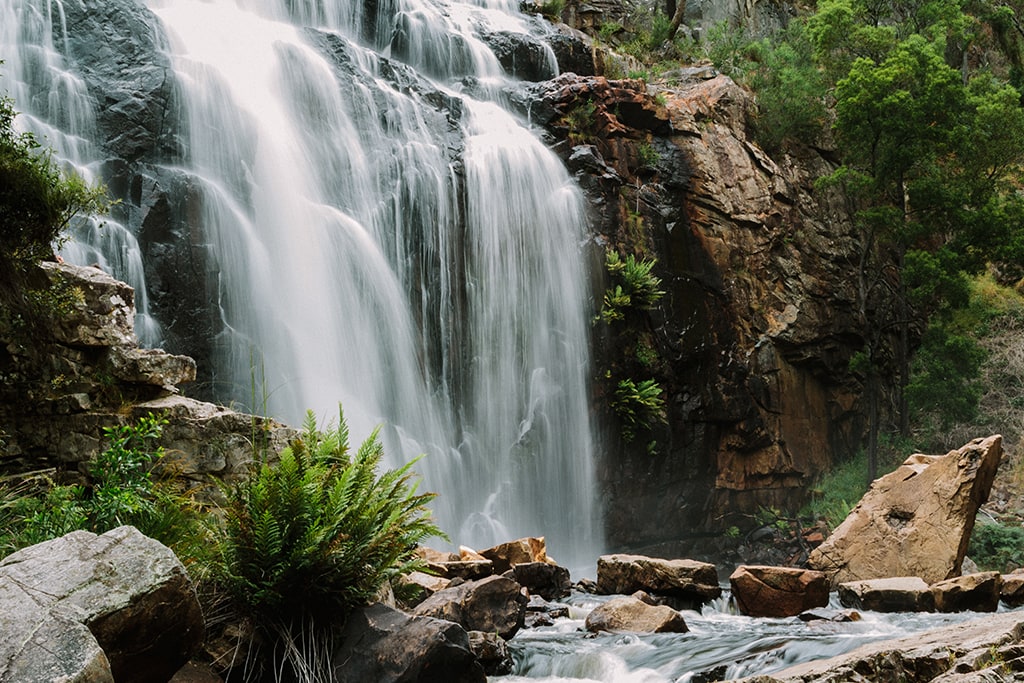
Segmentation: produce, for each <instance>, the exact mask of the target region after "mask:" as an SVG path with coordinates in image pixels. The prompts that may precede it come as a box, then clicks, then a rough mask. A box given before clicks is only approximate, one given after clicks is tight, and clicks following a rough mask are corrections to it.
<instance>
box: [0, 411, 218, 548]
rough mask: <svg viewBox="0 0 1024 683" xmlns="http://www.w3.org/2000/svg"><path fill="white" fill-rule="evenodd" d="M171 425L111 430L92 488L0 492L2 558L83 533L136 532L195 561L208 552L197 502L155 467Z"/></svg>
mask: <svg viewBox="0 0 1024 683" xmlns="http://www.w3.org/2000/svg"><path fill="white" fill-rule="evenodd" d="M165 424H167V421H166V420H165V419H163V418H159V417H155V416H153V415H149V416H146V417H143V418H140V419H139V420H138V422H136V423H134V424H128V425H122V426H117V427H107V428H104V430H103V433H104V435H105V436H106V438H107V439H108V440H109V443H110V445H109V446H108V447H107V448H106V449H105V450H104V451H103V452H102V453H100V454H99V455H97V456H96V459H95V460H94V461H93V462H92V463H90V465H89V482H90V483H89V485H88V486H77V485H76V486H67V485H58V484H56V483H54V482H52V481H50V480H42V481H38V482H36V483H35V485H33V486H28V485H23V486H20V487H0V510H2V511H0V521H3V520H5V519H6V520H7V523H6V524H5V525H4V528H5V529H6V533H5V534H2V535H0V551H3V552H4V553H5V554H6V553H7V552H11V551H13V550H16V549H18V548H23V547H26V546H29V545H33V544H35V543H41V542H42V541H46V540H49V539H51V538H56V537H58V536H63V535H64V534H66V533H69V532H71V531H75V530H77V529H86V530H89V531H93V532H95V533H103V532H105V531H110V530H111V529H114V528H116V527H118V526H121V525H124V524H130V525H132V526H134V527H136V528H137V529H139V531H141V532H142V533H144V534H146V535H147V536H150V537H152V538H155V539H157V540H159V541H161V542H163V543H164V544H166V545H168V546H170V547H172V548H174V549H175V550H176V551H178V552H179V555H180V556H181V557H182V559H183V560H190V559H191V558H193V557H194V556H195V554H196V552H197V551H198V550H199V548H200V547H201V544H202V540H201V538H200V537H201V533H202V532H201V528H200V527H201V524H200V520H199V515H198V512H197V511H196V510H195V508H194V506H193V505H192V502H191V501H190V500H189V499H187V498H186V497H184V496H182V495H180V494H178V493H176V492H175V490H174V489H173V488H172V487H171V486H170V485H169V484H166V483H164V482H160V481H155V480H154V479H153V477H152V474H151V468H152V466H153V465H154V464H155V463H156V462H158V461H159V460H160V458H162V457H163V449H162V448H160V447H159V446H158V445H157V441H158V440H159V439H160V436H161V434H162V431H163V426H164V425H165Z"/></svg>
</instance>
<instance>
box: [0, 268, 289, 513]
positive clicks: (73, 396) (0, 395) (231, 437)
mask: <svg viewBox="0 0 1024 683" xmlns="http://www.w3.org/2000/svg"><path fill="white" fill-rule="evenodd" d="M41 268H42V271H43V272H44V273H45V274H46V276H47V277H48V278H49V280H50V282H51V283H52V285H53V286H54V288H55V291H57V292H66V293H70V296H68V298H69V301H70V303H69V304H68V305H67V310H66V311H64V312H63V314H62V315H59V316H55V317H54V319H53V320H52V321H46V324H45V325H44V326H43V327H42V328H40V329H38V330H37V331H36V332H35V334H34V335H33V337H32V339H31V340H30V341H29V340H26V339H24V338H22V336H21V335H20V334H19V333H18V331H17V330H0V339H2V341H3V347H2V348H0V372H2V373H3V375H4V377H5V378H6V380H7V381H6V382H5V383H3V384H2V385H0V431H2V432H3V433H4V441H5V443H4V448H3V449H2V450H0V474H17V473H20V472H26V471H38V470H40V469H45V468H52V469H54V470H56V471H57V473H58V476H59V477H63V478H71V479H74V478H75V477H77V476H81V474H82V473H83V472H84V471H85V468H86V463H87V462H88V461H89V460H91V459H92V458H94V457H95V456H96V454H97V453H99V452H100V451H101V450H102V449H103V448H105V447H106V445H107V444H106V443H105V442H104V441H103V438H102V435H103V428H104V427H112V426H117V425H123V424H126V423H127V422H129V421H132V420H135V419H138V418H139V417H142V416H145V415H148V414H150V413H152V414H155V415H158V416H162V417H165V418H167V420H168V424H167V425H166V426H165V427H164V430H163V436H162V439H161V445H162V446H163V447H164V449H165V452H166V454H165V457H164V458H163V460H161V461H160V462H159V463H158V464H157V468H158V470H160V468H162V469H163V471H166V472H170V473H173V474H175V475H176V476H178V477H180V480H181V482H182V484H183V485H184V486H187V487H201V488H202V491H200V494H201V496H213V495H216V487H215V486H214V485H213V484H212V482H211V481H210V477H211V476H216V477H218V478H220V479H221V480H225V481H232V480H236V479H237V478H239V477H241V476H242V475H244V474H245V473H246V471H247V468H248V466H249V463H250V462H251V461H252V459H253V455H254V452H255V451H254V448H259V447H261V446H262V447H266V448H268V449H269V450H270V451H273V452H276V451H277V450H279V449H280V448H282V447H283V446H285V445H286V444H287V441H288V439H289V438H291V436H292V435H294V434H295V431H294V430H292V429H290V428H287V427H284V426H283V425H280V424H278V423H276V422H274V421H272V420H268V419H264V418H260V417H254V416H252V415H245V414H242V413H237V412H235V411H232V410H229V409H227V408H223V407H220V406H216V405H213V404H210V403H203V402H201V401H196V400H194V399H190V398H187V397H184V396H182V395H180V393H179V390H178V386H177V385H178V384H179V383H182V382H189V381H191V380H192V379H194V378H195V373H196V368H195V363H194V362H193V361H192V359H190V358H188V357H186V356H178V355H173V354H169V353H165V352H163V351H160V350H157V349H143V348H140V347H139V342H138V339H137V338H136V336H135V328H134V321H135V305H134V301H135V297H134V291H133V290H132V288H131V287H129V286H128V285H126V284H125V283H123V282H120V281H118V280H116V279H115V278H113V277H111V276H110V275H109V274H107V273H104V272H103V271H101V270H99V269H97V268H90V267H83V266H73V265H70V264H64V263H43V264H41ZM254 435H255V436H256V437H257V438H258V439H259V440H260V443H257V444H253V436H254Z"/></svg>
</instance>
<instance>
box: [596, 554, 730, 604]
mask: <svg viewBox="0 0 1024 683" xmlns="http://www.w3.org/2000/svg"><path fill="white" fill-rule="evenodd" d="M639 590H642V591H648V592H651V593H656V594H659V595H665V596H670V597H675V598H681V599H684V600H690V601H693V602H695V603H698V604H700V603H704V602H707V601H708V600H712V599H714V598H717V597H718V596H719V595H721V594H722V589H721V587H720V586H719V585H718V572H717V571H716V570H715V565H713V564H708V563H707V562H698V561H696V560H664V559H660V558H653V557H644V556H643V555H602V556H601V557H599V558H598V560H597V592H598V593H601V594H604V595H612V594H616V593H623V594H629V593H633V592H635V591H639Z"/></svg>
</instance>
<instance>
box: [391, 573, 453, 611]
mask: <svg viewBox="0 0 1024 683" xmlns="http://www.w3.org/2000/svg"><path fill="white" fill-rule="evenodd" d="M398 581H399V584H400V585H401V586H402V587H403V588H406V589H407V590H408V592H409V593H414V594H416V597H415V598H413V599H412V600H411V601H409V600H407V601H406V602H407V604H409V605H413V606H415V605H418V604H419V603H421V602H423V601H424V600H426V599H427V598H429V597H430V596H431V595H433V594H434V593H436V592H437V591H440V590H444V589H445V588H447V587H448V584H450V583H451V582H452V581H451V579H446V578H444V577H443V576H433V575H431V574H425V573H424V572H409V573H408V574H405V575H403V576H401V577H400V578H399V579H398Z"/></svg>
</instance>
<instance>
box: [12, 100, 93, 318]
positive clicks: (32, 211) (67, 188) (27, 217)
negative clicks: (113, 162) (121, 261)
mask: <svg viewBox="0 0 1024 683" xmlns="http://www.w3.org/2000/svg"><path fill="white" fill-rule="evenodd" d="M16 116H17V112H16V111H15V109H14V102H13V100H11V99H10V98H9V97H4V96H0V295H2V296H3V300H4V301H5V302H6V303H7V304H8V305H11V304H12V303H14V302H16V301H17V297H18V296H19V294H20V291H21V290H22V289H23V287H24V278H25V276H26V271H27V270H28V268H29V267H31V266H32V265H34V264H35V263H37V262H39V261H40V260H42V259H45V258H48V257H50V256H51V255H52V254H53V248H54V245H55V244H57V243H58V242H59V241H60V239H61V235H62V233H63V231H64V229H65V228H66V227H67V225H68V223H69V222H70V221H71V219H72V218H74V217H75V216H76V215H78V214H82V213H85V214H89V213H101V212H103V211H105V210H106V207H107V201H106V194H105V190H103V189H102V188H94V187H90V186H88V185H87V184H86V183H85V181H83V180H82V179H81V178H79V177H78V176H76V175H74V174H71V173H66V172H64V171H63V170H61V168H60V166H59V165H58V163H57V161H56V160H55V159H54V158H53V153H52V152H51V151H50V150H46V149H44V148H43V147H42V146H41V145H40V143H39V142H38V140H36V138H35V136H34V135H33V134H32V133H20V132H18V131H17V130H16V129H15V127H14V119H15V117H16Z"/></svg>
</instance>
